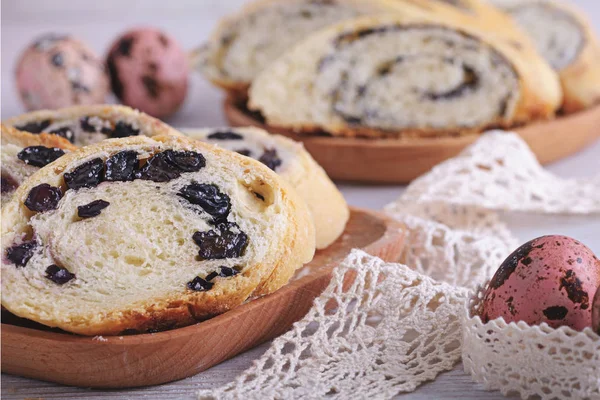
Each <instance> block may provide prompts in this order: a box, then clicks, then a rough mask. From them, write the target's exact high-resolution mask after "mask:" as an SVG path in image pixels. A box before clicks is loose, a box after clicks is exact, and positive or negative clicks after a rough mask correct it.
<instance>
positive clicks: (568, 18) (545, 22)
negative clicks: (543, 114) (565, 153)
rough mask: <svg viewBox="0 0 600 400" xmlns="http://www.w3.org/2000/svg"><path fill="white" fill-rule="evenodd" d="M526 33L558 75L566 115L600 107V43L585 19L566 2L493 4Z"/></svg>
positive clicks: (540, 0)
mask: <svg viewBox="0 0 600 400" xmlns="http://www.w3.org/2000/svg"><path fill="white" fill-rule="evenodd" d="M492 3H494V4H496V5H498V6H499V7H501V8H502V9H503V10H505V11H506V12H507V13H509V14H510V15H511V16H512V17H513V18H514V20H515V21H516V22H517V23H518V24H519V26H521V27H522V29H523V30H525V31H526V32H527V33H528V34H529V35H530V36H531V38H532V39H533V41H534V42H535V44H536V46H537V49H538V51H539V52H540V53H541V54H542V56H543V57H544V58H545V59H546V60H547V61H548V63H550V65H551V66H552V67H553V68H554V69H555V70H556V71H557V72H558V74H559V76H560V79H561V83H562V87H563V92H564V105H563V109H564V111H566V112H574V111H579V110H582V109H585V108H588V107H590V106H591V105H594V104H597V103H600V42H599V40H598V38H597V36H596V35H595V34H594V32H593V30H592V27H591V25H590V23H589V21H588V18H586V16H585V15H583V14H582V13H580V12H579V11H577V10H575V9H574V8H573V7H571V6H569V5H568V4H565V2H564V1H563V2H557V1H549V0H529V1H525V0H519V1H511V0H493V1H492Z"/></svg>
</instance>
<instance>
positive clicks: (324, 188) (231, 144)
mask: <svg viewBox="0 0 600 400" xmlns="http://www.w3.org/2000/svg"><path fill="white" fill-rule="evenodd" d="M222 132H226V133H228V132H231V133H234V134H235V135H238V136H239V138H237V137H236V138H234V139H231V138H230V139H216V138H214V134H215V133H222ZM184 133H185V134H186V135H188V136H189V137H191V138H193V139H198V140H201V141H204V142H207V143H210V144H213V145H216V146H219V147H221V148H224V149H227V150H231V151H236V152H240V151H245V152H248V151H249V156H250V157H252V158H255V159H258V158H260V156H261V155H262V154H264V153H265V151H268V150H271V151H272V150H275V153H276V154H277V156H278V157H279V158H280V159H281V165H279V166H278V167H276V168H275V172H277V173H278V174H279V175H280V176H281V177H282V178H283V179H285V180H286V181H287V182H288V183H290V184H291V185H292V187H294V188H295V189H296V192H297V193H298V194H299V195H300V197H302V199H303V200H304V201H305V202H306V204H307V205H308V208H309V209H310V212H311V215H312V217H313V221H314V224H315V229H316V243H317V248H318V249H324V248H326V247H328V246H329V245H330V244H332V243H333V242H334V241H335V240H336V239H337V238H338V237H339V236H340V235H341V234H342V232H343V231H344V228H345V227H346V223H347V222H348V219H349V218H350V210H349V208H348V205H347V204H346V201H345V200H344V197H343V196H342V194H341V193H340V191H339V190H338V189H337V187H336V186H335V184H334V183H333V182H332V181H331V179H329V177H328V176H327V173H326V172H325V171H324V170H323V168H321V166H320V165H319V164H317V162H316V161H315V160H314V159H313V158H312V157H311V155H310V154H309V153H308V152H307V151H306V150H305V149H304V146H302V144H301V143H297V142H295V141H293V140H291V139H288V138H286V137H284V136H281V135H274V134H269V133H268V132H266V131H264V130H262V129H258V128H213V129H190V130H185V131H184ZM211 135H213V138H211Z"/></svg>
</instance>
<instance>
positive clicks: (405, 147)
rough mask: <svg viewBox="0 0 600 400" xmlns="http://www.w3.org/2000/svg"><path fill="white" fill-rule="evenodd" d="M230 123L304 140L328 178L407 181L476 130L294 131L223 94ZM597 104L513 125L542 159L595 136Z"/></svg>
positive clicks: (569, 151)
mask: <svg viewBox="0 0 600 400" xmlns="http://www.w3.org/2000/svg"><path fill="white" fill-rule="evenodd" d="M224 109H225V117H226V119H227V121H228V122H229V124H230V125H231V126H236V127H237V126H257V127H260V128H263V129H265V130H268V131H270V132H273V133H279V134H281V135H284V136H287V137H289V138H292V139H294V140H296V141H299V142H302V143H304V146H305V147H306V149H307V150H308V151H309V152H310V153H311V155H312V156H313V158H314V159H315V160H316V161H317V162H318V163H319V164H321V166H322V167H323V168H324V169H325V171H327V174H329V176H330V177H331V178H332V179H337V180H344V181H355V182H365V183H408V182H410V181H412V180H413V179H415V178H417V177H419V176H420V175H422V174H424V173H425V172H427V171H429V170H430V169H431V168H433V167H434V166H435V165H437V164H439V163H440V162H442V161H444V160H447V159H448V158H451V157H454V156H456V155H457V154H458V153H460V152H461V151H462V150H463V149H464V148H465V147H467V146H468V145H470V144H472V143H473V142H474V141H475V140H477V138H478V135H469V136H462V137H452V138H430V139H427V138H423V139H361V138H341V137H330V136H307V135H299V134H297V133H295V132H293V131H291V130H288V129H281V128H276V127H269V126H268V125H266V124H265V123H264V120H262V118H261V116H260V115H259V114H257V113H253V112H251V111H249V110H248V109H247V108H246V105H245V102H244V101H239V100H235V99H234V98H232V97H231V96H230V97H228V98H226V99H225V104H224ZM599 126H600V105H598V106H595V107H593V108H591V109H589V110H586V111H582V112H579V113H576V114H572V115H568V116H564V117H560V118H558V119H556V120H553V121H546V122H539V123H535V124H531V125H528V126H525V127H522V128H518V129H515V131H516V132H518V133H519V134H520V135H521V136H522V137H523V139H525V141H526V142H527V143H528V144H529V146H530V147H531V149H532V150H533V152H534V153H535V154H536V156H537V158H538V160H539V161H540V162H541V163H542V164H547V163H550V162H553V161H556V160H560V159H561V158H564V157H567V156H569V155H571V154H573V153H576V152H577V151H579V150H581V149H583V148H584V147H586V146H587V145H589V144H590V143H592V142H593V141H594V140H596V139H598V138H599V137H600V128H599Z"/></svg>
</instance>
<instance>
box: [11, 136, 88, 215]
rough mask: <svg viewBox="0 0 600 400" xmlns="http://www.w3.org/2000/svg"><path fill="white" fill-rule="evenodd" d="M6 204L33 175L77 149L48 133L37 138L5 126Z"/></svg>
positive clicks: (66, 141)
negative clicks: (66, 153)
mask: <svg viewBox="0 0 600 400" xmlns="http://www.w3.org/2000/svg"><path fill="white" fill-rule="evenodd" d="M0 127H1V131H2V134H1V137H2V151H1V153H2V177H1V178H0V179H1V182H2V194H1V196H2V205H4V203H6V202H8V201H9V200H10V198H11V197H12V194H13V193H14V191H15V190H16V189H17V188H18V187H19V185H21V183H22V182H23V181H24V180H25V179H27V178H28V177H29V176H31V175H33V174H34V173H35V172H36V171H37V170H39V169H40V167H43V166H45V165H47V164H49V163H51V162H52V161H54V160H56V159H57V158H58V157H60V156H62V155H63V154H64V153H65V152H69V151H72V150H75V149H77V148H76V147H75V146H74V145H72V144H71V143H70V142H69V141H68V140H66V139H64V138H62V137H59V136H56V135H51V134H47V133H42V134H39V135H34V134H31V133H27V132H21V131H19V130H17V129H14V128H11V127H9V126H5V125H3V124H2V125H1V126H0Z"/></svg>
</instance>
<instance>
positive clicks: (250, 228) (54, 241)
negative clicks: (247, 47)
mask: <svg viewBox="0 0 600 400" xmlns="http://www.w3.org/2000/svg"><path fill="white" fill-rule="evenodd" d="M314 251H315V236H314V225H313V222H312V219H311V217H310V213H309V210H308V208H307V206H306V204H305V203H304V201H302V199H300V198H299V196H298V195H297V194H296V191H295V190H294V189H293V188H291V187H290V186H289V185H288V184H287V183H286V182H285V181H284V180H283V179H281V178H280V177H279V176H278V175H277V174H276V173H274V172H273V171H271V170H270V169H269V168H267V167H266V166H264V165H263V164H261V163H259V162H258V161H255V160H252V159H250V158H248V157H244V156H242V155H239V154H236V153H234V152H230V151H227V150H223V149H219V148H218V147H216V146H212V145H209V144H206V143H202V142H200V141H197V140H192V139H188V138H185V137H176V136H157V137H154V138H148V137H143V136H138V137H131V138H122V139H111V140H106V141H104V142H102V143H98V144H95V145H91V146H87V147H84V148H81V149H79V150H77V151H75V152H72V153H69V154H67V155H65V156H63V157H62V158H60V159H58V160H57V161H55V162H54V163H53V164H51V165H48V166H46V167H44V168H42V169H40V170H39V171H38V172H37V173H35V174H34V175H32V176H31V177H30V178H29V179H28V180H26V181H25V182H24V183H23V184H22V185H21V187H19V189H17V191H16V192H15V195H14V196H13V199H12V200H11V201H10V202H9V203H8V204H6V206H5V207H3V209H2V254H3V257H2V305H3V306H4V307H6V309H8V310H9V311H10V312H12V313H13V314H15V315H17V316H19V317H23V318H28V319H30V320H33V321H36V322H39V323H42V324H44V325H47V326H52V327H58V328H61V329H64V330H66V331H69V332H73V333H78V334H83V335H116V334H120V333H122V332H124V331H131V330H134V331H138V332H146V331H152V330H163V329H170V328H175V327H180V326H185V325H189V324H192V323H194V322H196V321H201V320H203V319H206V318H208V317H210V316H213V315H216V314H220V313H223V312H226V311H227V310H230V309H232V308H234V307H236V306H238V305H240V304H242V303H243V302H245V301H246V300H248V299H250V298H254V297H257V296H262V295H266V294H268V293H271V292H273V291H275V290H277V289H278V288H280V287H281V286H282V285H284V284H285V283H286V282H287V281H288V280H289V278H290V277H291V276H292V274H293V273H294V271H295V270H296V269H297V268H299V267H301V266H302V265H303V264H304V263H306V262H308V261H310V260H311V259H312V257H313V254H314Z"/></svg>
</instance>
